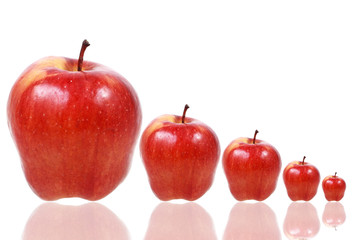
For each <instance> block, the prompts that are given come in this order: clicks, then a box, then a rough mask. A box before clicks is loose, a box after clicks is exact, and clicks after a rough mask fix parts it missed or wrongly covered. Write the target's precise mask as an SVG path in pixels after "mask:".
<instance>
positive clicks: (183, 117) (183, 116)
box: [181, 104, 190, 123]
mask: <svg viewBox="0 0 360 240" xmlns="http://www.w3.org/2000/svg"><path fill="white" fill-rule="evenodd" d="M189 108H190V107H189V105H187V104H186V105H185V107H184V112H183V115H182V118H181V123H185V114H186V111H187V110H188V109H189Z"/></svg>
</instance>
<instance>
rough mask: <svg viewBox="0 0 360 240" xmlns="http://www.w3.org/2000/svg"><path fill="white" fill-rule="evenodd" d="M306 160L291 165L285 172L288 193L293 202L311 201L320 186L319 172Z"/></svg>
mask: <svg viewBox="0 0 360 240" xmlns="http://www.w3.org/2000/svg"><path fill="white" fill-rule="evenodd" d="M305 158H306V157H305V156H304V158H303V160H302V161H293V162H291V163H289V164H288V165H287V166H286V167H285V169H284V172H283V179H284V183H285V187H286V190H287V193H288V195H289V197H290V199H291V200H293V201H297V200H304V201H310V200H311V199H312V198H313V197H314V196H315V195H316V192H317V189H318V186H319V182H320V173H319V170H318V169H317V168H316V167H315V166H314V165H311V164H309V163H307V162H305Z"/></svg>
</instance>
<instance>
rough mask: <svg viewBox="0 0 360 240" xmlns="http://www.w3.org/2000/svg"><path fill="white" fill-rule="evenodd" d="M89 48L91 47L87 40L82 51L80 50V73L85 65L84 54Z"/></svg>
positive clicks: (83, 43)
mask: <svg viewBox="0 0 360 240" xmlns="http://www.w3.org/2000/svg"><path fill="white" fill-rule="evenodd" d="M88 46H90V43H89V42H88V41H87V40H86V39H85V40H84V41H83V42H82V46H81V50H80V56H79V60H78V71H82V65H83V61H84V53H85V50H86V48H87V47H88Z"/></svg>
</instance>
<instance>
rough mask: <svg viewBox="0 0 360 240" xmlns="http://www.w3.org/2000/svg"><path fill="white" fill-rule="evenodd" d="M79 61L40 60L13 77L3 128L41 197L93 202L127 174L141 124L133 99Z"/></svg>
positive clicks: (119, 82)
mask: <svg viewBox="0 0 360 240" xmlns="http://www.w3.org/2000/svg"><path fill="white" fill-rule="evenodd" d="M87 46H89V43H88V42H87V41H86V40H85V41H84V42H83V46H82V49H81V52H80V57H79V60H75V59H69V58H64V57H46V58H43V59H40V60H38V61H37V62H35V63H33V64H32V65H30V66H29V67H28V68H27V69H26V70H25V71H24V72H23V73H22V74H21V75H20V77H19V78H18V79H17V81H16V82H15V85H14V86H13V88H12V90H11V92H10V96H9V100H8V108H7V114H8V124H9V128H10V132H11V134H12V136H13V138H14V141H15V144H16V146H17V149H18V151H19V154H20V157H21V162H22V167H23V170H24V173H25V177H26V179H27V181H28V183H29V185H30V187H31V188H32V190H33V191H34V192H35V193H36V194H37V195H38V196H39V197H40V198H42V199H44V200H56V199H59V198H66V197H81V198H85V199H88V200H98V199H100V198H103V197H105V196H106V195H108V194H109V193H110V192H111V191H113V190H114V189H115V188H116V187H117V186H118V185H119V183H120V182H121V181H123V180H124V178H125V176H126V174H127V172H128V171H129V167H130V162H131V158H132V155H133V150H134V145H135V142H136V139H137V137H138V133H139V130H140V124H141V109H140V104H139V100H138V97H137V95H136V93H135V90H134V89H133V87H132V86H131V85H130V83H129V82H128V81H127V80H126V79H125V78H124V77H122V76H121V75H119V74H118V73H116V72H114V71H113V70H111V69H109V68H107V67H105V66H102V65H100V64H97V63H93V62H88V61H83V54H84V51H85V49H86V47H87Z"/></svg>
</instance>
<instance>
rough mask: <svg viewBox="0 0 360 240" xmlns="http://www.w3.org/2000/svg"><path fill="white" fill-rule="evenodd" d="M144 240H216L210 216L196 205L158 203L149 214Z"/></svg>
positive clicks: (191, 203)
mask: <svg viewBox="0 0 360 240" xmlns="http://www.w3.org/2000/svg"><path fill="white" fill-rule="evenodd" d="M144 239H145V240H163V239H164V240H165V239H166V240H169V239H172V240H178V239H179V240H180V239H181V240H182V239H186V240H193V239H194V240H195V239H196V240H202V239H204V240H205V239H206V240H212V239H214V240H215V239H217V238H216V234H215V230H214V226H213V222H212V219H211V217H210V215H209V214H208V213H207V212H206V211H205V210H204V209H203V208H202V207H201V206H200V205H198V204H196V203H194V202H189V203H185V204H174V203H169V202H163V203H160V204H159V205H158V206H157V207H156V208H155V209H154V211H153V213H152V214H151V218H150V222H149V226H148V229H147V232H146V235H145V238H144Z"/></svg>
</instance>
